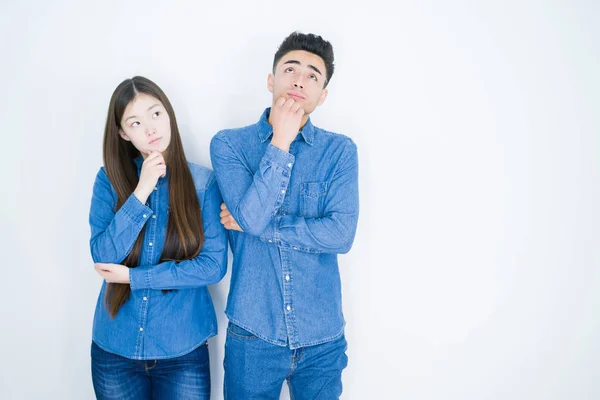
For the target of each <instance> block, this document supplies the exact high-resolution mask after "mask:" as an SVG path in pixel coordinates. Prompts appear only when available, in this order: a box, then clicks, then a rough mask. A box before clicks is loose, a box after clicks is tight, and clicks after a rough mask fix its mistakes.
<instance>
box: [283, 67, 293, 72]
mask: <svg viewBox="0 0 600 400" xmlns="http://www.w3.org/2000/svg"><path fill="white" fill-rule="evenodd" d="M285 72H294V68H292V67H287V68H286V69H285Z"/></svg>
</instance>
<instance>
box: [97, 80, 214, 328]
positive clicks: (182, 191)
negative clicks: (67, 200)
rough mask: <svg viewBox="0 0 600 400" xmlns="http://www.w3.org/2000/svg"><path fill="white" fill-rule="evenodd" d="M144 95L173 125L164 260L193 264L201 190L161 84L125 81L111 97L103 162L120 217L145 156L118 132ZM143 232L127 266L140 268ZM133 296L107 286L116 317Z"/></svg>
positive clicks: (125, 288)
mask: <svg viewBox="0 0 600 400" xmlns="http://www.w3.org/2000/svg"><path fill="white" fill-rule="evenodd" d="M140 93H144V94H147V95H149V96H152V97H154V98H156V99H158V100H159V101H160V102H161V103H162V105H163V106H164V107H165V109H166V110H167V113H168V114H169V118H170V120H171V141H170V144H169V148H168V149H169V150H168V152H166V153H167V154H166V158H165V162H166V164H167V169H168V174H167V176H168V179H169V217H168V218H169V219H168V223H167V236H166V238H165V244H164V247H163V251H162V254H161V261H166V260H175V261H182V260H188V259H191V258H194V257H195V256H197V255H198V253H200V250H201V249H202V243H203V241H204V232H203V230H202V213H201V211H200V203H199V201H198V196H197V194H196V187H195V186H194V180H193V179H192V173H191V172H190V168H189V167H188V164H187V161H186V158H185V153H184V151H183V146H182V144H181V137H180V135H179V129H178V128H177V120H176V119H175V112H174V111H173V107H172V106H171V103H170V102H169V99H168V98H167V96H166V95H165V93H164V92H163V91H162V90H161V89H160V88H159V87H158V85H156V84H155V83H154V82H152V81H151V80H149V79H146V78H144V77H141V76H136V77H133V78H131V79H126V80H124V81H123V82H121V84H120V85H119V86H117V88H116V89H115V91H114V93H113V94H112V97H111V99H110V105H109V106H108V116H107V118H106V128H105V129H104V145H103V158H104V168H105V170H106V174H107V176H108V179H109V180H110V183H111V184H112V186H113V188H114V189H115V191H116V192H117V196H118V200H117V205H116V209H115V212H116V211H117V210H118V209H119V208H120V207H121V206H122V205H123V203H125V201H126V200H127V199H128V198H129V196H131V194H132V193H133V191H134V190H135V188H136V186H137V184H138V181H139V178H138V174H137V167H136V165H135V163H134V161H133V160H134V159H135V158H137V157H138V156H140V152H139V151H138V150H137V149H136V148H135V147H134V146H133V144H132V143H131V142H129V141H126V140H124V139H123V138H121V136H120V135H119V129H120V128H121V118H123V113H124V112H125V108H126V107H127V105H128V104H129V103H130V102H131V101H132V100H134V99H135V97H136V96H137V95H138V94H140ZM144 232H145V228H144V229H142V231H141V232H140V234H139V236H138V238H137V240H136V242H135V244H134V246H133V249H132V250H131V252H130V253H129V255H127V257H126V258H125V260H124V261H123V264H124V265H126V266H127V267H129V268H135V267H136V266H137V265H138V263H139V258H140V253H141V249H142V242H143V239H144ZM130 293H131V287H130V286H129V284H119V283H109V284H108V285H107V288H106V298H105V304H106V308H107V309H108V311H109V312H110V315H111V317H113V318H114V317H115V316H116V315H117V312H118V311H119V309H120V308H121V306H122V305H123V304H125V302H126V301H127V300H128V299H129V295H130Z"/></svg>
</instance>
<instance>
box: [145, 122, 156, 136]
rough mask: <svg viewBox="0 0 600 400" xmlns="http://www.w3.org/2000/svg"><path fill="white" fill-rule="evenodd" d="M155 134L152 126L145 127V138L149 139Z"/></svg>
mask: <svg viewBox="0 0 600 400" xmlns="http://www.w3.org/2000/svg"><path fill="white" fill-rule="evenodd" d="M155 133H156V129H154V126H152V125H148V126H146V136H148V137H150V136H152V135H154V134H155Z"/></svg>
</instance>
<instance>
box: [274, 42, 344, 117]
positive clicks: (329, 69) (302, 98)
mask: <svg viewBox="0 0 600 400" xmlns="http://www.w3.org/2000/svg"><path fill="white" fill-rule="evenodd" d="M333 61H334V60H333V47H332V46H331V43H329V42H327V41H326V40H324V39H323V38H322V37H321V36H317V35H314V34H312V33H309V34H303V33H298V32H294V33H292V34H291V35H289V36H288V37H287V38H285V40H284V41H283V43H281V45H280V46H279V49H278V50H277V52H276V53H275V57H274V59H273V72H272V73H271V74H269V77H268V82H267V83H268V88H269V91H270V92H271V93H273V103H275V102H276V101H277V99H278V98H280V97H284V98H286V99H289V98H292V99H294V100H295V101H298V102H300V103H302V107H303V108H304V112H305V114H306V115H308V114H310V113H311V112H312V111H313V110H314V109H315V108H316V107H317V106H319V105H321V104H323V102H324V101H325V98H326V97H327V89H326V87H327V84H328V83H329V81H330V80H331V76H332V75H333V70H334V65H333Z"/></svg>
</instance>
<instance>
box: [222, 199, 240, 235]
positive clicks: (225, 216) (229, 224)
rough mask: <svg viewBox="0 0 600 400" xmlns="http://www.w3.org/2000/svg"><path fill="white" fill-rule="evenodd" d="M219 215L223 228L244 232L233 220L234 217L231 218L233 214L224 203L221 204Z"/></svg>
mask: <svg viewBox="0 0 600 400" xmlns="http://www.w3.org/2000/svg"><path fill="white" fill-rule="evenodd" d="M219 216H220V217H221V224H223V226H224V227H225V229H227V230H234V231H240V232H244V231H243V230H242V228H240V226H239V225H238V223H237V222H235V219H233V215H231V213H230V212H229V210H228V209H227V206H226V205H225V203H223V204H221V213H220V214H219Z"/></svg>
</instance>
